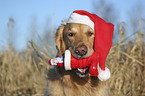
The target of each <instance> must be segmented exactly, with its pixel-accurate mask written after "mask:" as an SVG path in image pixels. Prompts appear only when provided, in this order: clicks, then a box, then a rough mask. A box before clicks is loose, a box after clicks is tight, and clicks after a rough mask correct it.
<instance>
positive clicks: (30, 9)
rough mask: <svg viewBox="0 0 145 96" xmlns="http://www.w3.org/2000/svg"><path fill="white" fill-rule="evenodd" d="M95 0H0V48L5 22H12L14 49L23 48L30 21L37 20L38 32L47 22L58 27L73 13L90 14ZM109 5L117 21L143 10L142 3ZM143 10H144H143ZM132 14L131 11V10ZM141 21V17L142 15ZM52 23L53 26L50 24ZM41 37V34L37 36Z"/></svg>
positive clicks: (115, 0)
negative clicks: (111, 6) (135, 9)
mask: <svg viewBox="0 0 145 96" xmlns="http://www.w3.org/2000/svg"><path fill="white" fill-rule="evenodd" d="M98 1H99V0H41V1H40V0H0V47H2V46H6V38H7V24H8V21H9V18H10V17H12V18H13V19H14V20H15V24H16V31H17V35H16V37H15V38H17V39H16V40H17V45H18V49H22V48H25V45H26V42H27V41H28V40H27V39H28V36H29V32H30V31H29V29H30V25H31V23H32V19H34V17H36V18H37V23H38V24H37V25H38V26H39V29H40V30H42V29H43V28H44V26H45V21H46V20H47V19H48V20H50V26H48V27H51V26H52V24H53V25H55V27H58V26H59V25H60V24H61V21H62V20H63V19H67V18H68V17H69V15H70V14H71V13H72V12H73V11H74V10H86V11H89V12H93V10H94V9H93V2H95V3H97V2H98ZM105 1H106V2H107V3H112V4H113V5H114V6H115V8H116V10H118V14H119V17H120V18H119V20H120V21H127V19H128V17H127V15H128V11H130V9H131V8H132V7H133V6H134V7H136V4H137V3H138V2H139V1H141V2H142V6H145V0H105ZM143 9H145V8H143ZM132 11H133V10H132ZM143 17H145V14H143ZM53 21H55V22H54V23H52V22H53ZM40 34H41V33H40Z"/></svg>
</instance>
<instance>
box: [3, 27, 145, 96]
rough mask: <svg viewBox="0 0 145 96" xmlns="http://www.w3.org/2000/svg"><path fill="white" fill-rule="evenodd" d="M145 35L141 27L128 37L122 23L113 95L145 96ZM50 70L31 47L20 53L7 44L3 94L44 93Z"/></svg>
mask: <svg viewBox="0 0 145 96" xmlns="http://www.w3.org/2000/svg"><path fill="white" fill-rule="evenodd" d="M144 35H145V34H144V32H142V31H141V30H139V31H138V32H137V33H135V35H134V38H133V39H130V38H128V37H125V35H124V31H123V27H122V24H120V32H119V38H118V40H119V41H118V44H113V45H112V48H111V50H110V52H109V55H108V58H107V66H108V67H109V69H110V70H111V78H110V79H109V80H108V82H109V85H110V90H111V94H112V96H145V43H144V42H145V37H144ZM126 40H127V41H126ZM52 54H53V55H54V53H51V54H48V55H49V57H51V56H52ZM47 69H49V66H47V64H46V62H44V61H43V60H40V59H39V58H37V56H36V54H35V53H34V51H33V49H32V48H31V47H28V48H27V50H25V51H23V52H16V51H14V50H12V49H11V48H9V46H7V48H6V50H4V51H0V96H43V94H44V91H45V88H46V79H47V76H46V73H47Z"/></svg>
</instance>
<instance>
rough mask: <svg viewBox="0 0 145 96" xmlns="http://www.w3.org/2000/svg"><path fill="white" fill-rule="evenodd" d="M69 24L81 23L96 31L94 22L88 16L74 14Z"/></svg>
mask: <svg viewBox="0 0 145 96" xmlns="http://www.w3.org/2000/svg"><path fill="white" fill-rule="evenodd" d="M67 23H80V24H86V25H88V26H90V27H91V28H92V29H93V30H94V22H93V21H92V20H91V19H90V18H89V17H88V16H86V15H80V14H77V13H72V14H71V16H70V18H69V19H68V22H67Z"/></svg>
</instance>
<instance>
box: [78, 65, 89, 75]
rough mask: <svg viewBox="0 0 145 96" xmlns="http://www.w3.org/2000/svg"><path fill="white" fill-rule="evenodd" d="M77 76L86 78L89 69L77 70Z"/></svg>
mask: <svg viewBox="0 0 145 96" xmlns="http://www.w3.org/2000/svg"><path fill="white" fill-rule="evenodd" d="M75 70H76V74H77V75H78V76H80V77H86V76H88V74H89V68H88V67H86V68H76V69H75Z"/></svg>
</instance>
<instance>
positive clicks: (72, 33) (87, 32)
mask: <svg viewBox="0 0 145 96" xmlns="http://www.w3.org/2000/svg"><path fill="white" fill-rule="evenodd" d="M59 30H61V31H62V29H61V28H60V29H59ZM59 30H58V31H59ZM94 34H95V33H94V31H93V29H92V28H91V27H89V26H88V25H84V24H77V23H69V24H67V25H66V26H65V27H64V29H63V32H62V36H61V37H62V39H61V40H60V39H59V41H61V43H62V44H61V45H60V44H59V43H58V42H56V43H57V46H58V45H59V48H58V49H59V53H60V52H61V50H63V51H64V50H66V49H69V50H70V51H71V54H72V55H73V56H74V57H75V58H78V59H81V58H86V57H89V56H91V55H92V53H93V52H94V49H93V47H94V46H93V44H94ZM59 35H61V34H59V33H57V36H59ZM56 39H57V38H56ZM58 56H59V55H58ZM75 72H76V74H77V75H78V76H80V77H86V76H87V75H88V74H89V68H82V69H80V68H77V69H75Z"/></svg>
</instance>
